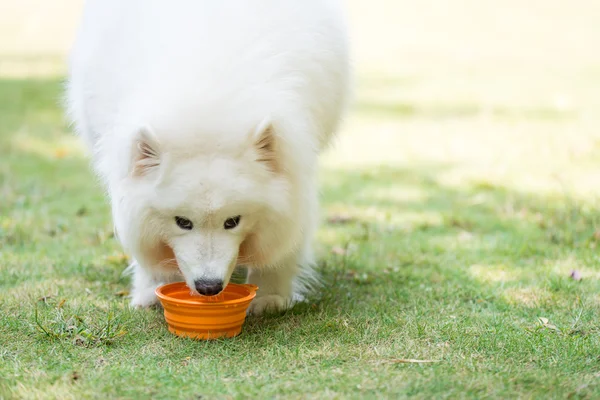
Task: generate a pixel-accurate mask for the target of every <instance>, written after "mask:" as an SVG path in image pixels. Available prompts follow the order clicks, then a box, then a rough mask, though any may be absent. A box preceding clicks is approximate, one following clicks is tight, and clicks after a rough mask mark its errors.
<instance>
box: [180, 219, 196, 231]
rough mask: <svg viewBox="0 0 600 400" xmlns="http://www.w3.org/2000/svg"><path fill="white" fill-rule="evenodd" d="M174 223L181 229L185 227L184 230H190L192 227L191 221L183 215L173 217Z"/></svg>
mask: <svg viewBox="0 0 600 400" xmlns="http://www.w3.org/2000/svg"><path fill="white" fill-rule="evenodd" d="M175 223H176V224H177V226H178V227H180V228H181V229H185V230H186V231H191V230H192V228H193V227H194V224H193V223H192V221H190V220H189V219H187V218H183V217H175Z"/></svg>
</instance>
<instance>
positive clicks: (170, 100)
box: [66, 0, 350, 314]
mask: <svg viewBox="0 0 600 400" xmlns="http://www.w3.org/2000/svg"><path fill="white" fill-rule="evenodd" d="M349 81H350V67H349V52H348V47H347V36H346V27H345V23H344V20H343V14H342V6H341V4H339V1H337V0H302V1H288V0H220V1H209V0H172V1H171V0H169V1H167V0H129V1H122V0H88V1H87V4H86V6H85V9H84V13H83V19H82V24H81V26H80V29H79V31H78V34H77V37H76V41H75V44H74V48H73V50H72V53H71V59H70V70H69V77H68V84H67V90H66V92H67V93H66V97H67V98H66V103H67V108H68V112H69V116H70V119H71V121H72V122H73V123H74V125H75V129H76V131H77V132H78V133H79V135H80V136H81V137H82V138H83V139H84V141H85V142H86V144H87V145H88V146H89V148H90V150H91V153H92V159H93V165H94V169H95V171H96V172H97V174H98V175H99V176H100V177H101V179H102V182H103V184H104V185H105V187H106V190H107V192H108V195H109V197H110V199H111V205H112V213H113V221H114V225H115V232H116V235H117V237H118V238H119V240H120V242H121V243H122V245H123V248H124V249H125V250H126V251H127V252H128V253H129V254H130V255H131V257H132V259H133V263H132V265H131V268H132V270H133V271H132V272H133V288H132V291H131V293H132V294H131V302H132V304H133V305H135V306H141V307H145V306H149V305H152V304H154V303H155V302H156V301H157V299H156V297H155V294H154V290H155V288H156V287H157V286H158V285H160V284H163V283H166V282H170V281H174V280H182V279H184V280H185V281H186V282H187V285H188V286H189V287H190V288H191V290H192V292H193V293H195V294H200V295H214V294H217V293H219V292H220V291H221V290H222V289H223V288H224V287H225V286H226V285H227V284H228V282H229V280H230V277H231V274H232V272H233V270H234V268H235V267H236V265H245V266H247V267H248V270H249V273H248V281H249V282H250V283H254V284H256V285H258V286H259V291H258V293H257V297H256V298H255V300H254V301H253V303H252V304H251V306H250V312H253V313H255V314H260V313H262V312H263V311H265V309H267V308H273V309H274V310H282V309H285V308H287V307H289V305H290V304H291V300H292V299H293V298H295V296H296V295H297V294H298V291H301V290H302V288H303V285H301V284H299V283H302V282H304V280H302V279H300V278H301V277H303V276H309V277H310V276H311V271H312V269H311V266H312V265H313V263H314V260H313V251H312V240H313V236H314V232H315V229H316V227H317V225H318V215H317V211H318V190H317V181H316V173H317V161H318V155H319V154H320V152H321V151H322V150H323V149H324V148H325V146H326V145H327V144H328V143H329V142H330V140H331V138H332V136H333V135H334V134H335V132H336V130H337V127H338V125H339V121H340V119H341V117H342V114H343V112H344V109H345V106H346V103H347V97H348V95H349Z"/></svg>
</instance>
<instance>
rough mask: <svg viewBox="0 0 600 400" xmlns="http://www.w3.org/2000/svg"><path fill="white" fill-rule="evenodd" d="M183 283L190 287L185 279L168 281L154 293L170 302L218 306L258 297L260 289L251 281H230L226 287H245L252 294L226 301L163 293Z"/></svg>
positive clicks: (197, 305) (196, 305) (198, 305)
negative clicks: (186, 297)
mask: <svg viewBox="0 0 600 400" xmlns="http://www.w3.org/2000/svg"><path fill="white" fill-rule="evenodd" d="M181 285H184V286H186V287H187V288H189V286H188V285H187V283H185V282H184V281H181V282H172V283H167V284H164V285H161V286H159V287H157V288H156V289H155V291H154V293H155V294H156V296H157V297H158V298H159V299H160V300H162V301H166V302H170V303H176V304H186V305H190V306H195V307H218V306H223V305H232V304H240V303H244V302H246V301H248V300H252V299H254V297H256V291H257V290H258V286H256V285H253V284H251V283H231V282H230V283H229V284H227V286H226V287H225V288H227V287H228V286H235V287H243V288H245V289H247V290H248V291H249V292H250V294H248V295H247V296H244V297H240V298H238V299H233V300H225V301H219V302H208V303H199V302H197V301H192V300H182V299H176V298H174V297H171V296H168V295H166V294H164V293H163V291H164V290H165V289H169V288H171V287H177V286H181Z"/></svg>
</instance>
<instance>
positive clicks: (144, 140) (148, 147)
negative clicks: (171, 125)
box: [131, 127, 161, 177]
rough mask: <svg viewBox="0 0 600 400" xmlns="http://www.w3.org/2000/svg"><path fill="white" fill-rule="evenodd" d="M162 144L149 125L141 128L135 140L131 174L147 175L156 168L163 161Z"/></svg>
mask: <svg viewBox="0 0 600 400" xmlns="http://www.w3.org/2000/svg"><path fill="white" fill-rule="evenodd" d="M160 156H161V154H160V144H159V142H158V139H157V138H156V136H155V135H154V132H152V130H151V129H150V128H149V127H143V128H142V129H140V130H139V131H138V132H137V134H136V136H135V139H134V141H133V155H132V167H131V174H132V175H133V176H138V177H139V176H145V175H148V174H149V173H150V172H152V171H154V170H156V169H157V168H158V166H160V161H161V157H160Z"/></svg>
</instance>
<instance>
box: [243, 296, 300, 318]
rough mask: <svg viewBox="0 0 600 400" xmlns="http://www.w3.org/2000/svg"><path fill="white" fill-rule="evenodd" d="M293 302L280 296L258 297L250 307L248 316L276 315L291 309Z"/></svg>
mask: <svg viewBox="0 0 600 400" xmlns="http://www.w3.org/2000/svg"><path fill="white" fill-rule="evenodd" d="M290 305H291V301H290V299H286V298H285V297H283V296H280V295H278V294H268V295H266V296H261V297H256V298H255V299H254V300H252V303H250V307H248V314H251V315H262V314H265V313H275V312H280V311H284V310H287V309H288V308H290Z"/></svg>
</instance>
